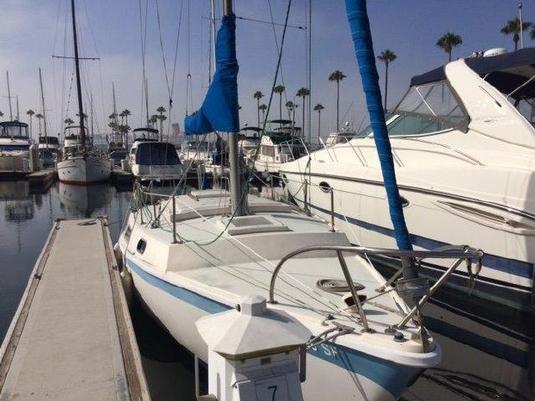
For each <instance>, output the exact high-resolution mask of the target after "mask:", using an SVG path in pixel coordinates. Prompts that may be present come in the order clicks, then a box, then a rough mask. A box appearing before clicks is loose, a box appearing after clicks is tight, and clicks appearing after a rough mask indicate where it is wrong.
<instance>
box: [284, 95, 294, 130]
mask: <svg viewBox="0 0 535 401" xmlns="http://www.w3.org/2000/svg"><path fill="white" fill-rule="evenodd" d="M285 106H286V109H287V110H288V120H292V125H293V124H294V121H293V119H292V111H294V110H295V104H294V102H292V101H291V100H288V101H287V102H286V104H285Z"/></svg>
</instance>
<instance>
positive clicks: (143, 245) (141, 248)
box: [136, 239, 147, 254]
mask: <svg viewBox="0 0 535 401" xmlns="http://www.w3.org/2000/svg"><path fill="white" fill-rule="evenodd" d="M145 248H147V242H146V241H145V240H144V239H140V240H139V241H138V243H137V247H136V249H137V251H138V252H139V253H141V254H143V252H145Z"/></svg>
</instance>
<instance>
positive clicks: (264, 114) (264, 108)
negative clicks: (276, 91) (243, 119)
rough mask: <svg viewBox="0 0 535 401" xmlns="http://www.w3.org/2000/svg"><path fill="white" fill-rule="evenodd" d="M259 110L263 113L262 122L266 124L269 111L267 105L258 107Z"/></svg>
mask: <svg viewBox="0 0 535 401" xmlns="http://www.w3.org/2000/svg"><path fill="white" fill-rule="evenodd" d="M258 109H259V110H260V111H261V112H262V121H264V122H265V120H266V110H267V105H266V104H264V103H262V104H261V105H260V106H258Z"/></svg>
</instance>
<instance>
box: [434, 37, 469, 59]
mask: <svg viewBox="0 0 535 401" xmlns="http://www.w3.org/2000/svg"><path fill="white" fill-rule="evenodd" d="M462 43H463V38H462V37H461V36H460V35H456V34H454V33H453V32H446V33H445V34H444V35H442V36H441V37H440V38H439V39H438V40H437V43H436V45H437V46H438V47H440V48H441V49H442V50H444V51H445V52H446V53H448V61H451V52H452V51H453V48H454V47H457V46H459V45H462Z"/></svg>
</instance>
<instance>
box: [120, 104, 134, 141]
mask: <svg viewBox="0 0 535 401" xmlns="http://www.w3.org/2000/svg"><path fill="white" fill-rule="evenodd" d="M121 114H122V115H123V116H124V119H125V125H124V126H125V132H124V144H125V146H126V149H128V132H130V126H129V125H128V116H129V115H131V114H132V113H131V112H130V110H128V109H124V110H123V111H122V112H121Z"/></svg>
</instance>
